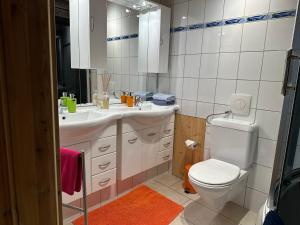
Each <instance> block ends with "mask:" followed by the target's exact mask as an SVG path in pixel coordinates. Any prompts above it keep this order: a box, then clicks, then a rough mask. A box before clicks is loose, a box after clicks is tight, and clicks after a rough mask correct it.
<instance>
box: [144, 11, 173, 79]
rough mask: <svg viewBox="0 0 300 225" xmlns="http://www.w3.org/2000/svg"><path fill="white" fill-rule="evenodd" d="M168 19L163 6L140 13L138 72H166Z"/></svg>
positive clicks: (168, 40) (168, 38)
mask: <svg viewBox="0 0 300 225" xmlns="http://www.w3.org/2000/svg"><path fill="white" fill-rule="evenodd" d="M170 20H171V9H170V8H168V7H165V6H159V7H157V8H153V9H151V10H150V11H145V12H142V13H140V15H139V48H138V72H144V73H168V65H169V43H170Z"/></svg>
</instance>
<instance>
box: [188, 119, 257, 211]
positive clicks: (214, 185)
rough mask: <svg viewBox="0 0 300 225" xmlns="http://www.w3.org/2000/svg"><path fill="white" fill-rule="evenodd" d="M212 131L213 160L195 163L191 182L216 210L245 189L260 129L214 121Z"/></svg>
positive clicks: (248, 124)
mask: <svg viewBox="0 0 300 225" xmlns="http://www.w3.org/2000/svg"><path fill="white" fill-rule="evenodd" d="M209 129H210V142H211V143H210V157H211V158H210V159H208V160H205V161H202V162H199V163H196V164H194V165H193V166H192V167H191V168H190V170H189V174H188V175H189V180H190V182H191V184H192V185H193V187H194V188H195V189H196V190H197V191H198V193H199V195H200V196H201V199H202V200H203V201H204V202H205V203H206V204H207V205H208V206H209V207H212V208H213V209H215V210H221V209H222V208H223V206H224V205H225V204H226V203H227V202H228V201H230V200H232V199H233V198H234V197H236V196H237V195H238V194H239V193H240V192H241V191H243V190H244V185H245V179H246V177H247V175H248V172H247V169H248V168H249V167H250V166H251V165H252V163H253V161H254V156H255V151H256V148H257V136H258V129H257V126H256V125H255V124H253V123H250V122H247V121H241V120H234V119H228V118H215V119H213V120H212V121H211V126H210V127H209Z"/></svg>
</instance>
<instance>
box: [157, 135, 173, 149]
mask: <svg viewBox="0 0 300 225" xmlns="http://www.w3.org/2000/svg"><path fill="white" fill-rule="evenodd" d="M173 137H174V136H173V135H172V136H168V137H165V138H162V139H160V148H159V151H165V150H168V149H171V150H172V149H173V139H174V138H173Z"/></svg>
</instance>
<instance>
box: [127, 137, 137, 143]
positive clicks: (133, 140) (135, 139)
mask: <svg viewBox="0 0 300 225" xmlns="http://www.w3.org/2000/svg"><path fill="white" fill-rule="evenodd" d="M136 141H137V138H133V139H130V140H128V142H129V143H130V144H133V143H135V142H136Z"/></svg>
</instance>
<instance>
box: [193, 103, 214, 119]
mask: <svg viewBox="0 0 300 225" xmlns="http://www.w3.org/2000/svg"><path fill="white" fill-rule="evenodd" d="M213 111H214V104H212V103H206V102H197V113H196V116H197V117H200V118H203V119H205V118H206V117H207V116H208V115H210V114H212V113H213Z"/></svg>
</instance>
